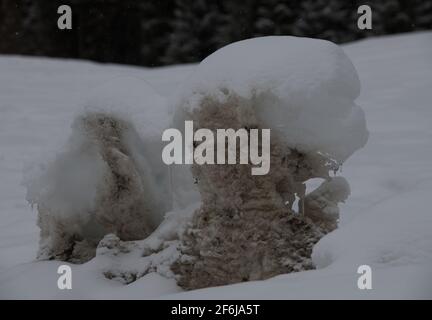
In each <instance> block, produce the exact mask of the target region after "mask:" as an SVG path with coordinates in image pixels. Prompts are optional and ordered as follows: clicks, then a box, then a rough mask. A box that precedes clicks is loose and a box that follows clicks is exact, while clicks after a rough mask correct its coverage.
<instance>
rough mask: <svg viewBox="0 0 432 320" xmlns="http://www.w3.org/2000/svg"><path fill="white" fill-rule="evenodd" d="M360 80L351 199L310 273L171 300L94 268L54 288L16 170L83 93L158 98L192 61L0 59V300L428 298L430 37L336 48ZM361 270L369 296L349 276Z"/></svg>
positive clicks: (45, 146)
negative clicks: (126, 81)
mask: <svg viewBox="0 0 432 320" xmlns="http://www.w3.org/2000/svg"><path fill="white" fill-rule="evenodd" d="M343 48H344V50H345V52H346V53H347V55H348V56H349V57H350V59H351V60H352V61H353V63H354V66H355V67H356V69H357V71H358V74H359V76H360V80H361V83H362V91H361V95H360V97H359V98H358V99H357V100H356V102H357V103H358V104H359V105H361V106H362V108H363V110H364V111H365V113H366V119H367V124H368V129H369V131H370V136H369V141H368V143H367V145H366V146H365V147H364V148H363V149H361V150H359V151H357V152H356V153H355V154H354V155H353V156H352V157H351V158H350V159H349V160H348V161H347V162H346V163H345V164H344V166H343V170H342V175H343V176H345V177H346V178H347V179H348V181H349V182H350V185H351V191H352V192H351V193H352V194H351V197H350V198H349V199H348V201H347V203H346V204H344V205H343V206H342V207H341V223H340V228H339V229H338V230H336V231H334V232H332V233H330V234H328V235H327V236H326V237H324V238H323V239H322V240H321V241H320V242H319V243H318V244H317V245H316V246H315V249H314V254H313V259H314V262H315V264H316V265H317V266H318V270H314V271H307V272H301V273H296V274H287V275H280V276H278V277H275V278H272V279H269V280H266V281H259V282H249V283H243V284H237V285H231V286H224V287H218V288H209V289H202V290H197V291H190V292H181V289H180V288H178V287H177V286H176V284H175V282H174V281H173V280H169V279H165V278H163V277H162V276H160V275H158V274H156V273H152V274H148V275H147V276H145V277H143V278H141V279H139V280H138V281H136V282H134V283H132V284H130V285H127V286H126V285H123V284H121V283H120V282H117V281H113V280H108V279H106V278H105V277H104V276H103V274H102V273H101V272H100V266H99V265H98V264H97V263H96V262H95V261H90V262H88V263H86V264H83V265H71V266H72V271H73V288H72V290H59V289H58V288H57V279H58V276H59V275H58V274H57V268H58V266H59V265H61V264H64V263H62V262H58V261H44V262H35V260H34V259H35V255H36V252H37V244H38V232H39V230H38V228H37V226H36V211H35V210H32V209H31V208H30V207H29V205H28V204H27V202H26V200H25V195H26V190H25V187H24V186H23V185H22V180H23V172H24V171H25V170H26V168H27V167H28V166H29V165H31V164H32V163H34V162H37V159H41V158H46V155H47V154H52V153H55V152H57V151H58V148H59V146H61V145H62V144H64V142H65V140H66V139H67V137H68V135H69V132H70V124H71V122H72V120H73V118H74V116H75V115H76V113H77V112H78V110H79V108H80V105H81V104H82V98H83V97H84V96H86V95H87V92H88V91H89V90H92V88H94V87H97V86H98V85H100V84H101V83H103V82H106V81H109V80H111V79H115V78H117V77H119V76H128V77H130V76H132V77H138V78H141V79H143V80H145V81H147V82H149V83H150V84H151V85H152V86H153V87H154V88H155V89H156V90H157V91H158V92H159V93H161V94H162V95H165V96H166V97H168V98H169V97H170V96H172V95H173V93H174V92H175V91H176V88H177V87H178V85H180V84H181V83H182V82H183V80H184V79H186V78H187V77H188V75H189V74H190V73H191V72H192V71H193V70H194V68H195V66H194V65H189V66H177V67H169V68H159V69H145V68H137V67H124V66H113V65H100V64H94V63H89V62H77V61H70V60H55V59H36V58H22V57H6V56H3V57H0V298H77V299H79V298H120V299H121V298H128V299H146V298H169V299H189V298H191V299H203V298H204V299H207V298H208V299H211V298H213V299H219V298H223V299H229V298H244V299H249V298H251V299H252V298H258V299H295V298H432V214H431V210H430V201H429V198H430V196H431V194H432V170H430V168H429V167H430V165H431V164H432V108H431V101H432V91H431V88H432V72H431V70H432V69H431V67H432V33H429V32H428V33H416V34H406V35H400V36H392V37H382V38H375V39H370V40H364V41H360V42H357V43H353V44H349V45H345V46H343ZM363 264H367V265H370V266H371V268H372V287H373V289H372V290H359V289H358V288H357V279H358V277H359V276H360V275H359V274H357V268H358V266H360V265H363Z"/></svg>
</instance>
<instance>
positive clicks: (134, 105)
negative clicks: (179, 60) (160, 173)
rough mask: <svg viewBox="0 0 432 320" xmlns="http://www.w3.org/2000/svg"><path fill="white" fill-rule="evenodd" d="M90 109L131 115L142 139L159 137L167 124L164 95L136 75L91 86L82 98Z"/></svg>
mask: <svg viewBox="0 0 432 320" xmlns="http://www.w3.org/2000/svg"><path fill="white" fill-rule="evenodd" d="M83 100H84V102H83V104H84V108H85V110H86V111H90V112H104V113H107V112H110V113H113V112H115V113H116V114H122V115H124V117H126V118H131V119H132V120H133V123H134V124H135V127H136V128H137V130H138V131H139V133H140V135H141V136H142V137H144V138H145V139H146V140H149V139H157V140H159V141H160V140H161V139H160V138H161V136H162V132H163V130H165V129H166V128H168V127H169V124H170V114H169V109H168V105H167V102H166V98H165V97H163V96H162V95H160V94H159V93H158V92H157V91H156V90H155V89H154V88H153V87H152V86H151V85H150V84H148V83H147V82H146V81H145V80H142V79H140V78H135V77H131V76H118V77H115V78H112V79H111V80H109V81H106V82H103V83H102V84H100V85H99V86H97V87H94V88H92V89H91V90H90V91H89V93H88V94H87V96H86V97H85V98H84V99H83Z"/></svg>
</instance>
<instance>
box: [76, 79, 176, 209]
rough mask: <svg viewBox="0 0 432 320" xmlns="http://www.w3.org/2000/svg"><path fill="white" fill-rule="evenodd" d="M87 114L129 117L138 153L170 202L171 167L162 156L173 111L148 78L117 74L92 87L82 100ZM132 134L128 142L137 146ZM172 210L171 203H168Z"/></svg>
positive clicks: (136, 153) (159, 189)
mask: <svg viewBox="0 0 432 320" xmlns="http://www.w3.org/2000/svg"><path fill="white" fill-rule="evenodd" d="M83 105H84V109H85V111H84V112H85V113H104V114H111V115H114V116H116V117H118V118H122V119H127V121H130V122H131V123H132V124H133V127H134V129H135V130H136V131H137V133H138V135H139V137H140V142H139V143H140V144H142V146H143V147H142V148H141V149H139V150H134V154H135V155H139V157H141V158H143V159H145V162H147V163H148V165H149V166H150V168H149V169H150V170H149V174H151V175H152V176H153V179H154V180H155V181H157V182H158V183H157V184H156V185H155V188H156V189H157V194H160V195H161V197H162V198H163V199H162V200H161V201H163V202H165V203H167V204H168V203H171V198H170V197H168V199H167V197H166V195H167V194H170V193H171V191H170V187H169V185H170V181H169V180H170V178H169V168H168V166H166V165H165V164H164V163H163V161H162V158H161V154H162V149H163V146H164V145H163V144H162V141H161V137H162V133H163V131H164V130H165V129H167V128H169V127H170V125H171V118H172V116H171V112H170V109H169V106H168V103H167V99H166V98H165V97H164V96H162V95H160V94H159V93H158V92H157V91H156V90H155V89H154V88H153V87H152V86H151V85H150V84H148V83H147V82H146V81H145V80H142V79H140V78H137V77H131V76H117V77H115V78H112V79H111V80H109V81H106V82H103V83H102V84H100V85H99V86H97V87H95V88H92V90H90V92H89V93H88V94H87V96H86V97H85V98H84V99H83ZM132 138H133V137H132V136H129V137H128V139H129V141H128V142H129V143H128V144H129V145H130V146H134V145H137V141H133V139H132ZM167 209H170V205H168V206H167Z"/></svg>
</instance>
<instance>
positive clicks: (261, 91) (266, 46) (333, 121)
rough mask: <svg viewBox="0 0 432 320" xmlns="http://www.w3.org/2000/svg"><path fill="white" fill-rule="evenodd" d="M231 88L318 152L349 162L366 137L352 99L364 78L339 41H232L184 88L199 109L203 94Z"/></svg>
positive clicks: (272, 124) (184, 99) (185, 104)
mask: <svg viewBox="0 0 432 320" xmlns="http://www.w3.org/2000/svg"><path fill="white" fill-rule="evenodd" d="M228 93H234V94H237V95H239V96H241V97H243V98H247V99H251V100H252V101H253V104H252V105H253V107H254V109H255V113H256V114H257V116H258V118H259V119H260V120H261V121H262V123H263V124H264V125H266V126H267V127H269V128H271V129H272V131H273V132H272V133H276V134H278V135H279V136H281V137H283V139H284V140H285V141H286V143H287V144H288V145H289V146H291V147H292V148H296V149H298V150H300V151H305V152H307V151H320V152H322V153H325V154H329V155H330V156H331V157H332V158H334V159H336V160H338V161H340V162H343V161H344V160H345V159H346V158H348V157H349V156H350V155H351V154H352V153H353V152H354V151H356V150H357V149H359V148H361V147H363V146H364V145H365V143H366V141H367V138H368V132H367V129H366V122H365V117H364V113H363V111H362V109H361V108H360V107H359V106H357V105H356V104H355V103H354V100H355V99H356V98H357V97H358V95H359V94H360V81H359V78H358V76H357V72H356V70H355V68H354V66H353V64H352V63H351V61H350V59H349V58H348V57H347V56H346V55H345V53H344V51H343V50H342V48H341V47H339V46H337V45H335V44H333V43H332V42H329V41H324V40H317V39H310V38H299V37H290V36H272V37H263V38H254V39H248V40H244V41H239V42H236V43H233V44H230V45H228V46H226V47H224V48H222V49H220V50H218V51H216V52H215V53H213V54H212V55H210V56H209V57H207V58H206V59H205V60H203V61H202V62H201V63H200V65H199V66H198V68H197V69H196V71H195V73H194V74H193V75H192V77H191V79H190V81H189V82H188V83H186V84H185V85H184V87H183V89H182V90H181V91H180V96H179V104H180V106H181V107H182V108H184V109H186V110H189V111H191V110H194V109H195V108H198V107H199V105H200V101H201V98H203V97H204V96H208V95H211V96H213V97H214V98H216V99H221V100H223V99H224V98H225V97H226V95H227V94H228Z"/></svg>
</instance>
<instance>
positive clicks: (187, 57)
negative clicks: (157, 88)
mask: <svg viewBox="0 0 432 320" xmlns="http://www.w3.org/2000/svg"><path fill="white" fill-rule="evenodd" d="M223 22H224V19H223V12H222V10H221V6H220V3H219V1H206V0H194V1H189V0H176V7H175V11H174V21H173V33H172V35H171V38H170V44H169V47H168V49H167V53H166V56H165V59H164V60H165V62H166V63H182V62H183V63H184V62H195V61H200V60H202V59H203V58H205V57H206V56H208V55H209V54H211V53H212V52H213V51H215V50H216V49H218V48H219V46H220V43H219V42H220V41H219V39H220V38H219V35H220V33H219V28H220V27H221V26H222V24H223Z"/></svg>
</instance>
